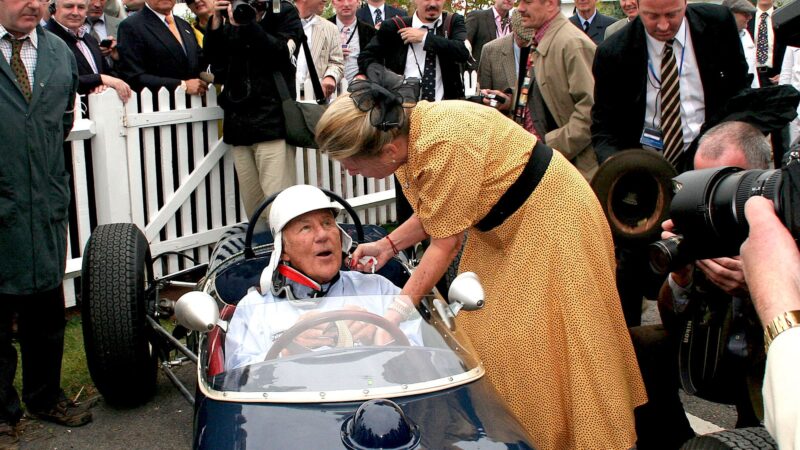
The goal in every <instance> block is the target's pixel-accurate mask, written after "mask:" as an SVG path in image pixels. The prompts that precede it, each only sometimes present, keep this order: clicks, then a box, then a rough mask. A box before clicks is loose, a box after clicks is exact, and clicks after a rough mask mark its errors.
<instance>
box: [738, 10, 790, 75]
mask: <svg viewBox="0 0 800 450" xmlns="http://www.w3.org/2000/svg"><path fill="white" fill-rule="evenodd" d="M756 14H761V10H760V9H756ZM773 14H774V10H773ZM771 19H772V18H771V17H770V20H771ZM755 26H756V18H755V16H753V18H752V19H750V21H749V22H747V32H748V33H750V37H752V38H753V42H754V43H755V44H756V48H758V36H757V35H756V32H755V31H756V30H755ZM772 32H773V33H775V24H774V22H773V23H772ZM785 53H786V42H783V40H782V39H780V38H779V36H778V33H775V41H774V42H773V43H772V67H770V68H769V70H767V76H768V77H770V78H772V77H774V76H775V75H778V74H780V73H781V65H782V64H783V55H784V54H785Z"/></svg>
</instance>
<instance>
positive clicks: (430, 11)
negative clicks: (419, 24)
mask: <svg viewBox="0 0 800 450" xmlns="http://www.w3.org/2000/svg"><path fill="white" fill-rule="evenodd" d="M414 4H415V5H416V6H417V17H419V18H420V19H422V20H423V21H425V22H433V21H435V20H436V19H438V18H439V16H441V15H442V8H444V0H414Z"/></svg>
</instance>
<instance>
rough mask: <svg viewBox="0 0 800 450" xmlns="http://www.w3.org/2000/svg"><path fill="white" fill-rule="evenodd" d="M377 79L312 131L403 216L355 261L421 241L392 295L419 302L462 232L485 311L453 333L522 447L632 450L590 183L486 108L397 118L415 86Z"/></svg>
mask: <svg viewBox="0 0 800 450" xmlns="http://www.w3.org/2000/svg"><path fill="white" fill-rule="evenodd" d="M372 72H377V71H372ZM389 77H390V75H388V74H379V73H372V74H371V75H370V78H371V79H373V80H375V79H379V81H377V82H373V81H367V80H363V81H357V82H354V83H353V85H351V89H350V90H351V94H350V95H349V96H343V97H339V98H338V99H337V100H336V101H335V102H333V103H332V104H331V105H330V107H329V108H328V110H327V111H326V112H325V114H324V115H323V116H322V119H321V120H320V122H319V124H318V126H317V130H316V131H317V140H318V143H319V144H320V148H321V149H323V150H324V151H327V152H328V153H329V154H330V155H331V156H332V157H333V158H335V159H337V160H339V161H340V162H341V163H342V164H343V165H344V167H345V168H346V169H347V170H348V171H349V173H350V174H351V175H353V174H361V175H364V176H368V177H376V178H382V177H386V176H389V175H391V174H392V173H394V174H395V176H396V177H397V178H398V179H399V181H400V184H401V186H402V187H403V192H404V194H405V195H406V197H407V198H408V200H409V202H410V203H411V206H412V208H413V209H414V215H413V216H412V217H411V218H410V219H409V220H408V221H406V222H405V223H403V224H402V225H401V226H400V227H398V228H397V229H396V230H395V231H393V232H392V233H391V234H390V235H389V236H388V238H384V239H382V240H380V241H377V242H374V243H370V244H363V245H360V246H359V247H358V249H357V250H356V252H355V254H354V255H353V256H354V257H353V260H355V261H358V260H359V258H361V257H364V256H374V257H376V258H377V260H378V265H379V266H380V265H383V264H384V263H386V261H388V260H389V259H390V258H391V257H392V256H393V255H394V254H396V253H397V252H398V251H399V250H402V249H404V248H407V247H410V246H412V245H414V244H416V243H417V242H419V241H421V240H423V239H426V238H428V237H430V238H431V245H430V247H429V248H428V249H427V250H426V251H425V254H424V256H423V258H422V260H421V261H420V264H419V266H418V267H417V269H416V270H415V271H414V273H413V274H412V276H411V278H410V279H409V281H408V283H407V284H406V285H405V286H404V287H403V290H402V293H403V294H408V295H409V296H411V297H412V298H413V299H414V301H416V302H418V301H419V299H420V297H421V296H422V295H423V294H425V293H426V292H430V290H431V289H432V288H433V286H434V284H435V283H436V281H437V280H438V279H439V278H440V277H441V276H442V275H443V274H444V272H445V270H446V269H447V267H448V265H449V264H450V262H451V261H452V260H453V258H454V257H455V255H456V253H457V252H458V250H459V248H460V245H461V243H462V241H463V236H464V233H465V231H469V239H468V240H467V244H466V246H465V248H464V253H463V255H462V258H461V263H460V271H473V272H476V273H477V274H478V276H479V277H480V279H481V281H482V283H483V285H484V288H485V290H486V306H485V307H484V308H483V309H481V310H479V311H475V312H470V313H467V314H462V315H461V316H459V325H460V326H462V329H463V330H465V331H466V332H467V334H468V336H469V337H470V340H471V341H472V343H473V345H474V346H475V348H476V350H477V351H478V353H479V355H480V357H481V359H482V361H483V363H484V365H485V367H486V372H487V376H488V379H489V381H490V382H491V383H492V384H493V385H494V387H495V388H497V390H498V391H499V392H500V394H501V395H502V396H503V398H504V399H505V401H506V402H507V403H508V404H509V405H510V407H511V409H512V410H513V412H514V413H515V414H516V416H517V418H518V419H519V420H520V422H522V424H523V425H524V426H525V428H526V429H527V431H528V432H529V433H530V435H531V437H532V438H533V440H534V442H535V443H536V444H537V445H538V446H539V447H540V448H543V449H562V448H563V449H566V448H586V449H589V448H591V449H612V448H614V449H628V448H631V447H633V446H634V444H635V442H636V434H635V431H634V419H633V409H634V408H635V407H636V406H638V405H641V404H643V403H644V402H645V401H646V395H645V392H644V387H643V385H642V381H641V376H640V374H639V368H638V366H637V363H636V357H635V355H634V353H633V348H632V346H631V341H630V337H629V335H628V331H627V329H626V327H625V321H624V319H623V317H622V311H621V309H620V302H619V297H618V295H617V291H616V287H615V282H614V247H613V244H612V240H611V233H610V230H609V228H608V224H607V223H606V220H605V217H604V215H603V212H602V210H601V208H600V205H599V203H598V201H597V199H596V197H595V195H594V193H593V192H592V190H591V189H590V187H589V185H588V184H587V183H586V182H585V181H584V179H583V177H581V175H580V173H578V171H577V170H576V169H575V168H574V167H573V166H572V165H571V164H570V163H569V161H567V160H565V159H564V158H563V157H562V156H561V155H560V154H559V153H558V152H554V151H553V150H552V149H550V148H548V147H546V146H544V145H543V144H541V143H537V141H536V137H535V136H533V135H532V134H530V133H528V132H527V131H525V130H524V129H523V128H521V127H520V126H518V125H517V124H515V123H514V122H512V121H511V120H509V119H507V118H505V117H504V116H503V115H501V114H500V113H498V112H497V111H496V110H494V109H493V108H487V107H485V106H482V105H478V104H474V103H469V102H463V101H444V102H436V103H428V102H425V101H423V102H420V103H419V104H416V106H413V107H410V108H404V106H406V107H408V106H410V105H411V104H413V102H414V100H413V99H416V98H417V97H416V94H415V91H414V90H415V89H416V88H417V86H416V85H414V84H410V83H409V82H408V81H405V82H404V81H397V80H394V79H392V80H389V79H388V78H389ZM359 269H366V268H364V267H359ZM391 313H393V311H389V314H391ZM389 314H387V316H386V317H387V318H389V319H391V318H390V316H389ZM400 319H401V317H399V314H398V317H397V318H396V320H398V321H399V320H400Z"/></svg>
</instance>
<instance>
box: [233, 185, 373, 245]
mask: <svg viewBox="0 0 800 450" xmlns="http://www.w3.org/2000/svg"><path fill="white" fill-rule="evenodd" d="M319 190H321V191H322V192H324V193H325V195H327V196H328V197H330V198H331V199H332V200H336V203H338V204H340V205H342V207H344V209H345V210H346V211H347V214H348V215H350V218H351V219H353V225H355V227H356V242H364V227H363V226H362V225H361V220H360V219H359V218H358V214H356V210H355V209H353V207H352V206H350V203H347V200H345V199H343V198H342V197H339V196H338V195H336V194H334V193H333V192H331V191H329V190H327V189H322V188H319ZM281 192H283V191H280V192H276V193H274V194H272V195H270V196H269V197H267V199H266V200H264V203H262V204H261V205H260V206H259V207H258V208H256V210H255V212H254V213H253V215H252V216H250V221H249V222H248V224H247V233H245V235H244V259H251V258H254V257H255V256H256V254H255V252H253V233H254V232H255V225H256V222H257V221H258V218H259V216H261V213H262V212H264V210H265V209H267V206H269V204H270V203H272V201H273V200H275V197H277V196H278V195H279V194H280V193H281Z"/></svg>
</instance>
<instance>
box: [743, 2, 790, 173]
mask: <svg viewBox="0 0 800 450" xmlns="http://www.w3.org/2000/svg"><path fill="white" fill-rule="evenodd" d="M773 1H774V0H757V1H756V12H755V14H754V15H753V18H752V19H750V21H748V22H747V31H748V32H749V33H750V36H751V37H752V38H753V43H754V44H755V46H756V73H757V74H758V81H759V83H760V84H761V87H766V86H772V85H775V84H778V78H779V77H780V73H781V66H782V65H783V55H784V53H786V43H785V42H783V41H782V40H781V39H780V38H779V36H778V34H776V33H775V29H774V28H773V23H772V14H773V13H774V12H775V8H774V6H773ZM770 141H771V143H772V160H773V161H775V165H776V166H777V165H779V161H781V160H782V159H783V154H784V153H785V152H786V151H787V150H788V149H789V128H788V127H786V128H784V129H783V130H781V131H776V132H774V133H772V134H771V136H770Z"/></svg>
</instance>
